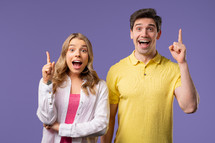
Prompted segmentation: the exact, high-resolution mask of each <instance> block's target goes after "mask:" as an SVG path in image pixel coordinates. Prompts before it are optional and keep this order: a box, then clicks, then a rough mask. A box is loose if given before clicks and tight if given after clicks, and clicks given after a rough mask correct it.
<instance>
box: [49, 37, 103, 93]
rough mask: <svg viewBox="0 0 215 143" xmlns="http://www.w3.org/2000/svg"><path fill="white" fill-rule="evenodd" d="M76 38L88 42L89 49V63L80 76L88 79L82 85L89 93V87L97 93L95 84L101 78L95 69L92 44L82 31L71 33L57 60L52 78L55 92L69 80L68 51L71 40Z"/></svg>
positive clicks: (92, 91)
mask: <svg viewBox="0 0 215 143" xmlns="http://www.w3.org/2000/svg"><path fill="white" fill-rule="evenodd" d="M74 38H78V39H80V40H83V41H84V42H85V43H86V45H87V49H88V64H87V66H86V67H85V69H84V70H83V71H82V72H81V74H80V78H81V79H83V80H86V82H85V83H84V84H83V85H82V89H83V91H84V92H85V93H86V94H87V95H89V92H88V90H87V87H88V88H89V91H90V92H91V93H92V94H96V89H95V85H96V84H97V83H98V82H99V80H100V79H99V77H98V75H97V73H96V71H95V70H94V69H93V49H92V44H91V42H90V41H89V39H88V38H87V37H86V36H84V35H83V34H81V33H73V34H71V35H69V37H68V38H67V39H66V40H65V41H64V43H63V46H62V50H61V55H60V57H59V59H58V61H57V62H56V65H55V72H54V76H53V79H52V82H53V92H54V93H55V92H56V90H57V88H58V87H61V86H62V83H63V82H64V81H66V80H67V75H68V73H69V68H68V65H67V63H66V53H67V51H68V48H69V43H70V41H71V40H72V39H74Z"/></svg>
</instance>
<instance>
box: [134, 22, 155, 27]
mask: <svg viewBox="0 0 215 143" xmlns="http://www.w3.org/2000/svg"><path fill="white" fill-rule="evenodd" d="M141 25H142V24H141V23H137V24H135V27H136V26H141ZM147 26H152V27H156V26H155V24H148V25H147Z"/></svg>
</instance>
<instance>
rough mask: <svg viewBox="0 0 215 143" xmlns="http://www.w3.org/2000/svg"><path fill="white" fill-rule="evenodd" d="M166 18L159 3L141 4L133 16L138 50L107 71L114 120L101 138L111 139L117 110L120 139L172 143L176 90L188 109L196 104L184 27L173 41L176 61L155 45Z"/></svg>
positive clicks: (132, 32)
mask: <svg viewBox="0 0 215 143" xmlns="http://www.w3.org/2000/svg"><path fill="white" fill-rule="evenodd" d="M161 22H162V20H161V17H159V16H157V14H156V11H155V10H154V9H140V10H138V11H136V12H134V13H133V14H132V15H131V17H130V36H131V39H133V43H134V46H135V50H134V51H133V53H132V54H131V55H130V56H128V57H126V58H124V59H122V60H121V61H120V62H118V63H116V64H115V65H113V66H112V67H111V68H110V70H109V72H108V75H107V85H108V88H109V99H110V123H109V130H108V132H107V134H106V135H105V136H103V137H102V138H101V142H102V143H111V141H112V137H113V131H114V124H115V115H116V113H117V110H118V126H119V127H118V130H117V134H116V138H115V143H171V142H172V128H173V127H172V126H173V99H174V95H175V97H176V99H177V101H178V103H179V106H180V107H181V109H182V110H183V111H184V112H185V113H193V112H195V111H196V109H197V106H198V102H199V100H198V99H199V98H198V93H197V91H196V89H195V86H194V84H193V81H192V79H191V76H190V73H189V70H188V64H187V61H186V47H185V45H184V44H183V43H182V31H181V29H180V30H179V35H178V42H174V43H173V45H171V46H170V47H169V50H170V52H171V54H172V56H173V58H174V59H175V60H176V61H177V63H178V64H176V63H173V62H171V61H170V60H168V59H166V58H165V57H163V56H161V55H160V54H159V53H158V52H157V50H156V41H157V40H158V39H159V38H160V36H161Z"/></svg>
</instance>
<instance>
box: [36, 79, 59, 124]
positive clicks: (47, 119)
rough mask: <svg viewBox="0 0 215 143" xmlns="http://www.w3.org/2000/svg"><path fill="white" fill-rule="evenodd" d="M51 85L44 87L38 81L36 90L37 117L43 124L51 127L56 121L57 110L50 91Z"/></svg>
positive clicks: (41, 81) (43, 84)
mask: <svg viewBox="0 0 215 143" xmlns="http://www.w3.org/2000/svg"><path fill="white" fill-rule="evenodd" d="M52 87H53V84H50V85H46V84H45V83H43V79H41V80H40V83H39V90H38V94H39V95H38V109H37V116H38V118H39V119H40V121H41V122H42V123H44V124H47V125H51V124H53V123H54V122H55V121H56V119H57V110H56V107H55V100H54V96H53V90H52Z"/></svg>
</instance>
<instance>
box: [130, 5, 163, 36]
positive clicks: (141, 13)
mask: <svg viewBox="0 0 215 143" xmlns="http://www.w3.org/2000/svg"><path fill="white" fill-rule="evenodd" d="M140 18H152V19H153V20H154V21H155V24H156V27H157V32H159V31H160V30H161V23H162V19H161V17H160V16H158V15H157V13H156V10H155V9H153V8H147V9H140V10H137V11H135V12H134V13H133V14H132V15H131V16H130V29H131V30H133V27H134V23H135V21H136V20H137V19H140Z"/></svg>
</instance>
